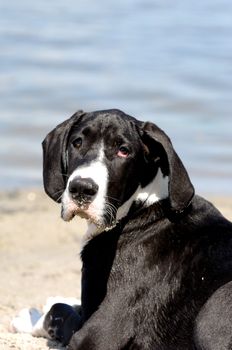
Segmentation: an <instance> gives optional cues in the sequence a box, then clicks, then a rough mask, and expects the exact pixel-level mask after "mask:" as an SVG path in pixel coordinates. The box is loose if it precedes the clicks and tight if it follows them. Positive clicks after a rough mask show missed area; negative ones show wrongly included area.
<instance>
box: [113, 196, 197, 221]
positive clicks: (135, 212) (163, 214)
mask: <svg viewBox="0 0 232 350" xmlns="http://www.w3.org/2000/svg"><path fill="white" fill-rule="evenodd" d="M191 207H192V205H191V202H190V204H189V205H188V206H187V207H186V208H184V209H182V210H179V211H178V210H175V211H173V210H171V208H170V202H169V199H168V198H165V199H161V200H159V201H157V202H155V203H153V204H151V205H150V206H144V202H138V201H137V202H134V203H133V204H132V206H131V208H130V210H129V212H128V214H127V216H126V217H125V218H122V219H121V220H120V221H122V220H123V219H125V220H128V219H129V220H130V219H133V218H136V217H137V216H140V215H142V214H143V213H145V212H147V213H148V215H149V213H152V214H153V221H154V220H155V221H159V220H161V219H163V218H168V220H169V221H171V222H176V221H178V220H180V219H181V218H183V217H184V216H186V215H187V214H188V213H189V211H190V210H191Z"/></svg>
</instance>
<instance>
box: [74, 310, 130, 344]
mask: <svg viewBox="0 0 232 350" xmlns="http://www.w3.org/2000/svg"><path fill="white" fill-rule="evenodd" d="M104 306H106V305H104ZM127 315H128V313H127ZM130 326H131V325H130V316H129V315H128V317H127V318H126V317H125V313H123V311H122V309H120V308H115V309H112V307H110V305H109V304H108V305H107V306H106V307H103V305H101V306H100V308H99V309H98V310H97V311H96V312H95V313H94V314H93V315H92V316H91V317H90V319H89V320H88V321H86V322H85V323H84V325H83V327H82V328H81V329H80V330H79V331H77V332H76V333H75V334H74V335H73V336H72V338H71V341H70V343H69V345H68V350H90V349H94V350H119V349H124V348H126V346H127V345H128V342H129V343H130V344H131V342H132V341H133V334H131V332H132V327H130Z"/></svg>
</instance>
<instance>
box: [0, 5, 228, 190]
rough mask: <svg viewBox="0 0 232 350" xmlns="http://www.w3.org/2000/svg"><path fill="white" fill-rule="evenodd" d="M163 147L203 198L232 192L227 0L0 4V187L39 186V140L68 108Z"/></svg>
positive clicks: (63, 115) (40, 162)
mask: <svg viewBox="0 0 232 350" xmlns="http://www.w3.org/2000/svg"><path fill="white" fill-rule="evenodd" d="M105 108H120V109H122V110H124V111H125V112H127V113H129V114H131V115H134V116H137V117H138V118H139V119H142V120H151V121H153V122H155V123H157V124H158V125H159V126H161V127H162V128H163V129H164V130H165V131H166V132H167V133H168V134H169V136H170V137H171V139H172V141H173V143H174V145H175V148H176V150H177V152H178V153H179V155H180V156H181V158H182V160H183V161H184V164H185V165H186V168H187V169H188V171H189V173H190V176H191V179H192V181H193V183H194V185H195V187H196V189H197V192H199V193H201V194H222V195H231V194H232V181H231V180H232V137H231V132H232V116H231V113H232V1H231V0H204V1H202V2H201V1H196V0H188V1H185V0H176V1H173V0H124V1H123V0H117V1H109V0H98V1H94V0H75V1H74V0H60V1H57V0H56V1H55V0H49V1H47V0H46V1H45V0H40V1H38V2H34V1H29V0H20V1H18V0H17V1H16V0H10V1H5V2H3V1H2V2H1V3H0V133H1V135H0V137H1V147H0V173H1V176H0V189H13V188H20V187H24V188H25V187H32V186H33V187H34V186H36V187H38V186H41V184H42V158H41V154H42V153H41V145H40V144H41V141H42V139H43V138H44V136H45V135H46V133H47V132H48V131H50V130H51V128H53V127H54V126H55V125H57V124H58V123H60V122H61V121H62V120H64V119H65V118H67V117H68V116H70V115H71V114H72V113H73V112H74V111H76V110H77V109H84V110H86V111H91V110H95V109H105Z"/></svg>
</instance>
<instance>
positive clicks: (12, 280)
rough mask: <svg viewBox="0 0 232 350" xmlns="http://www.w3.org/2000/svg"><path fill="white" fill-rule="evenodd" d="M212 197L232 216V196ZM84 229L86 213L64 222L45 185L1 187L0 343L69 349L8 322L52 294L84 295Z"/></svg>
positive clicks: (20, 348) (25, 349)
mask: <svg viewBox="0 0 232 350" xmlns="http://www.w3.org/2000/svg"><path fill="white" fill-rule="evenodd" d="M207 199H208V200H209V201H211V202H212V203H213V204H214V205H215V206H216V207H217V208H218V209H219V210H220V211H221V212H222V214H223V215H224V216H225V217H226V218H228V219H229V220H232V197H227V196H224V197H223V196H220V197H218V196H209V197H208V198H207ZM85 229H86V224H85V220H83V219H79V218H78V219H74V220H72V221H71V222H70V223H65V222H64V221H63V220H62V219H61V218H60V205H59V204H56V203H55V202H53V201H52V200H51V199H50V198H49V197H48V196H47V195H46V194H45V193H44V192H43V191H42V190H39V189H30V190H29V189H26V190H18V191H5V192H4V191H0V265H1V281H2V283H1V288H0V298H1V305H0V345H1V346H2V347H1V349H3V350H10V349H11V350H12V349H17V350H34V349H41V350H47V349H64V348H62V347H61V346H59V345H58V344H57V343H56V342H52V341H48V340H47V339H43V338H34V337H32V336H30V335H28V334H14V333H11V332H10V328H9V326H10V322H11V320H12V318H13V317H15V316H16V315H17V313H18V312H19V311H20V310H21V309H23V308H30V307H35V308H38V309H40V310H41V309H42V306H43V304H45V302H46V299H47V298H48V297H49V296H57V295H59V296H63V297H77V298H79V297H80V278H81V261H80V258H79V252H80V249H81V242H82V236H83V232H85Z"/></svg>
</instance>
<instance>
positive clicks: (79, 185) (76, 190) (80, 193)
mask: <svg viewBox="0 0 232 350" xmlns="http://www.w3.org/2000/svg"><path fill="white" fill-rule="evenodd" d="M68 189H69V192H70V193H71V196H72V198H73V199H74V200H77V201H80V202H91V201H92V200H93V197H94V196H95V194H96V193H97V191H98V185H97V184H96V183H95V182H94V181H93V180H92V179H91V178H82V177H80V176H78V177H75V178H74V179H73V180H72V181H70V183H69V188H68Z"/></svg>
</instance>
